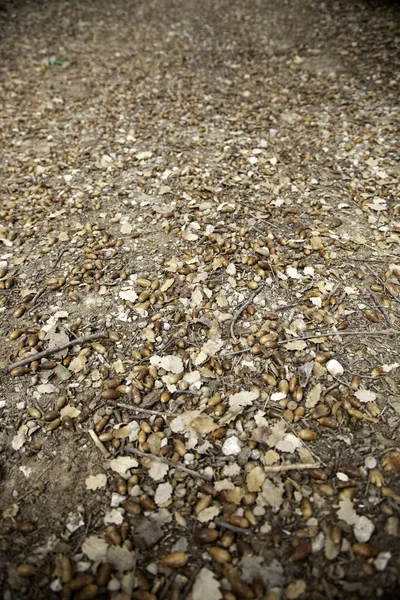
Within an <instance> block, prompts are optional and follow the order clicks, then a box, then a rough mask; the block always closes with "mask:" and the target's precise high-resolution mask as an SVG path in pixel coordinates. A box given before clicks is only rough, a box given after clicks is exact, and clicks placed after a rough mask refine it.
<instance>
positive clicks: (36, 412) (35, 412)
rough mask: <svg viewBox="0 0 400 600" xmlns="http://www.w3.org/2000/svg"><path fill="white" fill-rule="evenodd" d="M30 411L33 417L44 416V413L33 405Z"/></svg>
mask: <svg viewBox="0 0 400 600" xmlns="http://www.w3.org/2000/svg"><path fill="white" fill-rule="evenodd" d="M28 413H29V416H30V417H32V419H41V418H42V413H41V412H40V410H39V409H38V408H34V407H33V406H31V407H30V408H29V409H28Z"/></svg>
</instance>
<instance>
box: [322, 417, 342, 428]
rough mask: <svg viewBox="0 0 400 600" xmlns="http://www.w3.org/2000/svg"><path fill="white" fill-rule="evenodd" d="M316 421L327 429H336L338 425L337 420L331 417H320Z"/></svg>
mask: <svg viewBox="0 0 400 600" xmlns="http://www.w3.org/2000/svg"><path fill="white" fill-rule="evenodd" d="M318 423H319V424H320V425H322V426H323V427H328V428H329V429H336V428H337V427H338V422H337V421H336V419H334V418H333V417H321V419H318Z"/></svg>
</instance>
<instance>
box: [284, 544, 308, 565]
mask: <svg viewBox="0 0 400 600" xmlns="http://www.w3.org/2000/svg"><path fill="white" fill-rule="evenodd" d="M310 553H311V546H310V544H298V545H297V546H296V547H295V548H293V550H292V553H291V555H290V559H289V560H291V561H292V562H297V561H300V560H304V559H306V558H307V556H308V555H309V554H310Z"/></svg>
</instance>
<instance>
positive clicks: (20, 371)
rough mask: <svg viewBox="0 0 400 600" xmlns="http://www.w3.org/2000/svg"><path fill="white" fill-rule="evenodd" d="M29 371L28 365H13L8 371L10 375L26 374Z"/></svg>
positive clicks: (19, 375)
mask: <svg viewBox="0 0 400 600" xmlns="http://www.w3.org/2000/svg"><path fill="white" fill-rule="evenodd" d="M28 373H30V369H29V367H15V369H12V371H10V375H11V377H21V376H22V375H27V374H28Z"/></svg>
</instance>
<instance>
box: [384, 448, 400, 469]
mask: <svg viewBox="0 0 400 600" xmlns="http://www.w3.org/2000/svg"><path fill="white" fill-rule="evenodd" d="M381 464H382V467H383V469H384V470H385V471H399V470H400V452H397V451H393V452H389V453H388V454H386V455H385V456H384V458H383V459H382V463H381Z"/></svg>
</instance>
